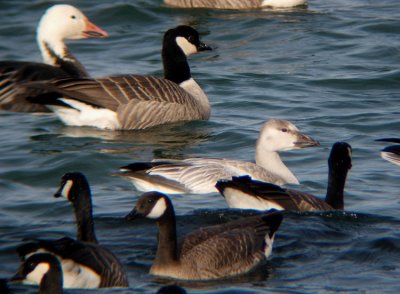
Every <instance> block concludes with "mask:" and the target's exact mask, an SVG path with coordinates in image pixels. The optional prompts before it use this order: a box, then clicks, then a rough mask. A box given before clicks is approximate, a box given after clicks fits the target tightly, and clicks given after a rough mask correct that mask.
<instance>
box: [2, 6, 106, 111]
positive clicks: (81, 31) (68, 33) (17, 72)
mask: <svg viewBox="0 0 400 294" xmlns="http://www.w3.org/2000/svg"><path fill="white" fill-rule="evenodd" d="M107 36H108V35H107V33H106V32H105V31H103V30H102V29H100V28H99V27H97V26H96V25H94V24H93V23H91V22H90V21H89V20H88V18H87V17H86V16H85V15H84V14H83V13H82V12H81V11H80V10H79V9H77V8H75V7H73V6H71V5H65V4H58V5H54V6H52V7H50V8H49V9H48V10H47V11H46V13H45V14H44V15H43V16H42V18H41V20H40V22H39V25H38V28H37V42H38V45H39V48H40V51H41V53H42V57H43V60H44V62H45V63H38V62H28V61H0V109H3V110H10V111H18V112H49V111H50V110H49V109H48V108H47V107H46V106H44V105H40V104H33V103H31V102H30V101H29V100H28V99H27V98H28V97H29V95H32V93H31V91H30V90H29V89H19V87H18V85H19V84H21V83H25V82H31V81H43V80H51V79H60V78H68V77H75V78H78V77H87V76H88V74H87V72H86V70H85V68H84V67H83V65H82V64H81V63H80V62H79V61H78V60H77V59H76V58H75V57H74V56H73V55H72V54H71V53H70V52H69V51H68V48H67V46H66V44H65V43H64V40H65V39H85V38H98V37H107Z"/></svg>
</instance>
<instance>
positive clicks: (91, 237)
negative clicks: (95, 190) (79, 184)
mask: <svg viewBox="0 0 400 294" xmlns="http://www.w3.org/2000/svg"><path fill="white" fill-rule="evenodd" d="M79 199H80V201H79V202H78V203H76V204H74V210H75V217H76V222H77V239H78V240H80V241H84V242H91V243H97V238H96V234H95V231H94V221H93V212H92V200H91V193H90V190H88V189H83V190H81V191H80V195H79Z"/></svg>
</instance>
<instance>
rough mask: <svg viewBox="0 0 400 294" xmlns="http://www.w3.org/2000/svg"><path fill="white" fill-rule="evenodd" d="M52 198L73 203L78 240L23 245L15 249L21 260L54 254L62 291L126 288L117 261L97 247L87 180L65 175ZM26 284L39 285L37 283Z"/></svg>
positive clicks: (121, 270)
mask: <svg viewBox="0 0 400 294" xmlns="http://www.w3.org/2000/svg"><path fill="white" fill-rule="evenodd" d="M55 196H56V197H60V196H63V197H65V198H67V199H68V200H69V201H70V202H71V203H72V204H73V207H74V210H75V215H76V218H77V224H78V229H77V237H78V239H77V240H74V239H72V238H68V237H64V238H61V239H59V240H35V241H34V242H30V243H26V244H23V245H21V246H19V247H18V248H17V252H18V254H19V256H20V257H21V259H22V261H25V260H26V259H27V258H28V257H29V256H30V255H32V254H35V253H37V252H43V251H44V252H49V253H52V254H54V255H56V256H57V257H58V258H59V259H60V260H61V264H62V270H63V276H64V284H63V285H64V288H109V287H128V279H127V277H126V274H125V271H124V268H123V266H122V264H121V263H120V261H119V260H118V258H117V257H116V256H115V255H114V254H113V253H112V252H111V251H110V250H108V249H107V248H105V247H103V246H101V245H99V244H97V239H96V236H95V232H94V225H93V216H92V202H91V193H90V188H89V184H88V182H87V180H86V177H85V176H84V175H83V174H81V173H78V172H75V173H67V174H65V175H64V176H63V177H62V179H61V186H60V188H59V190H58V192H57V193H56V194H55ZM25 282H28V281H25ZM29 282H35V283H36V284H39V283H40V280H33V281H32V280H31V281H29Z"/></svg>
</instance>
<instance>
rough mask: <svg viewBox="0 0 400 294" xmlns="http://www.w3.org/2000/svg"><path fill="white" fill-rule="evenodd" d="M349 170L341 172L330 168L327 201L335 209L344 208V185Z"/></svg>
mask: <svg viewBox="0 0 400 294" xmlns="http://www.w3.org/2000/svg"><path fill="white" fill-rule="evenodd" d="M346 177H347V172H345V173H341V172H339V171H337V170H330V171H329V175H328V188H327V192H326V198H325V202H326V203H328V204H329V205H330V206H332V207H333V208H334V209H344V200H343V195H344V186H345V183H346Z"/></svg>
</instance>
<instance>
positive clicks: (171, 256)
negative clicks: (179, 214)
mask: <svg viewBox="0 0 400 294" xmlns="http://www.w3.org/2000/svg"><path fill="white" fill-rule="evenodd" d="M157 224H158V230H159V232H158V247H157V254H156V259H155V263H158V264H164V263H170V262H176V261H177V260H178V258H177V244H176V243H177V241H176V221H175V212H174V208H173V207H172V205H171V204H170V203H169V204H168V208H167V211H166V212H165V213H164V215H163V216H162V218H161V219H159V220H158V221H157Z"/></svg>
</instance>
